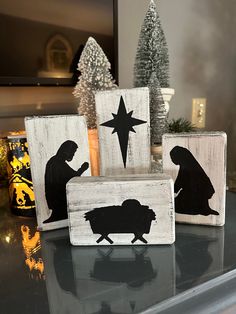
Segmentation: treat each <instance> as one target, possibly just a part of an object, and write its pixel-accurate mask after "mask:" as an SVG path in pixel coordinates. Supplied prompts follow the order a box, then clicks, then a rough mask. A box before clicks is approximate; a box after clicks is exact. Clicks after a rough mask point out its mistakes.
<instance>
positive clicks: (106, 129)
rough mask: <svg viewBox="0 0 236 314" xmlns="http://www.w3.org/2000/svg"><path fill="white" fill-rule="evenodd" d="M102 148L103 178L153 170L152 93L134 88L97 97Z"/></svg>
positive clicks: (108, 92)
mask: <svg viewBox="0 0 236 314" xmlns="http://www.w3.org/2000/svg"><path fill="white" fill-rule="evenodd" d="M95 100H96V112H97V125H98V132H99V146H100V175H104V176H107V175H109V176H110V175H121V174H139V173H148V172H149V170H150V163H151V154H150V117H149V116H150V114H149V90H148V88H147V87H145V88H134V89H127V90H119V89H117V90H112V91H103V92H98V93H96V95H95Z"/></svg>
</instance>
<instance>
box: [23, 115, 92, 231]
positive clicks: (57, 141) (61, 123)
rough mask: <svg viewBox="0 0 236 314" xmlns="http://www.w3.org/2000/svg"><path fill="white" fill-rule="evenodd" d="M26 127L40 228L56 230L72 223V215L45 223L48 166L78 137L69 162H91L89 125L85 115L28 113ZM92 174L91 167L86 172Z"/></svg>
mask: <svg viewBox="0 0 236 314" xmlns="http://www.w3.org/2000/svg"><path fill="white" fill-rule="evenodd" d="M25 127H26V133H27V140H28V144H29V154H30V158H31V173H32V179H33V185H34V192H35V199H36V214H37V222H38V228H39V229H40V230H52V229H58V228H63V227H66V226H67V225H68V219H63V220H59V221H54V222H51V223H43V221H45V220H46V219H47V218H49V216H50V209H49V208H48V204H47V201H46V197H45V169H46V164H47V162H48V161H49V159H50V158H51V157H52V156H54V155H55V154H56V153H57V151H58V149H59V147H60V146H61V144H62V143H64V142H65V141H66V140H71V141H74V142H75V143H76V144H77V145H78V149H77V151H76V153H75V155H74V158H73V160H72V161H71V162H68V165H69V166H70V167H71V168H73V169H74V170H78V169H79V168H80V167H81V164H83V163H84V162H89V148H88V135H87V126H86V122H85V119H84V117H81V116H78V115H68V116H44V117H26V119H25ZM83 175H84V176H88V175H90V169H88V170H87V171H86V172H84V173H83Z"/></svg>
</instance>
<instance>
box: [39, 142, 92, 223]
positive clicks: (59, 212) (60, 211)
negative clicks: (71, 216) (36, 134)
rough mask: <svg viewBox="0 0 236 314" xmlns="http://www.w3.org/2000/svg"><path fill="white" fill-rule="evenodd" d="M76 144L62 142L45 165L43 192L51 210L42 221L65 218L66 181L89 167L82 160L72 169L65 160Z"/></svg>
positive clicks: (69, 157) (68, 159)
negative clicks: (48, 215) (49, 214)
mask: <svg viewBox="0 0 236 314" xmlns="http://www.w3.org/2000/svg"><path fill="white" fill-rule="evenodd" d="M77 148H78V146H77V144H76V143H75V142H73V141H66V142H64V143H63V144H62V145H61V146H60V148H59V149H58V151H57V153H56V155H55V156H53V157H52V158H51V159H49V161H48V162H47V165H46V171H45V194H46V200H47V204H48V208H49V209H51V210H52V213H51V216H50V217H49V218H48V219H47V220H45V221H44V223H49V222H53V221H58V220H62V219H67V217H68V215H67V202H66V183H67V182H68V181H69V180H70V179H72V178H73V177H79V176H81V175H82V173H83V172H84V171H86V170H87V169H88V167H89V164H88V163H87V162H84V163H83V164H82V166H81V168H79V169H78V170H77V171H75V170H74V169H72V168H71V167H70V166H69V165H68V164H67V163H66V161H71V160H72V159H73V157H74V154H75V152H76V150H77Z"/></svg>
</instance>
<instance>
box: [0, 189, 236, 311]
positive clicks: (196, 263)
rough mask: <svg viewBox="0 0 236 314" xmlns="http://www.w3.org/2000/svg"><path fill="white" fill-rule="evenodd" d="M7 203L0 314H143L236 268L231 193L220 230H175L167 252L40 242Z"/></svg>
mask: <svg viewBox="0 0 236 314" xmlns="http://www.w3.org/2000/svg"><path fill="white" fill-rule="evenodd" d="M2 193H3V192H2V189H1V196H3V194H2ZM2 199H3V198H2ZM6 200H7V198H6V197H5V201H6ZM6 203H7V202H5V204H2V203H1V205H0V216H1V219H0V238H1V241H0V275H1V281H0V312H1V313H4V311H2V309H6V310H5V313H7V314H8V313H10V314H11V313H24V314H28V313H30V314H34V313H35V314H36V313H37V314H38V313H43V314H47V313H50V314H55V313H57V314H64V313H73V314H74V313H80V314H95V313H97V314H126V313H141V312H143V311H145V310H146V309H148V308H149V307H151V306H154V305H156V304H160V303H161V302H167V301H168V300H170V299H171V298H172V297H174V296H176V295H181V293H182V292H186V291H187V290H188V289H191V288H192V287H197V286H198V285H199V284H202V283H204V282H207V281H208V280H210V279H213V278H215V277H217V276H219V275H222V274H224V273H225V272H227V271H229V270H231V269H234V268H235V266H236V228H235V227H234V225H235V221H236V208H235V207H236V194H234V193H230V192H229V193H227V211H226V225H225V227H207V226H195V225H181V224H177V226H176V231H177V237H176V242H175V244H174V245H172V246H142V247H140V246H139V247H137V246H125V247H121V246H107V247H73V246H71V245H70V242H69V233H68V230H67V229H62V230H57V231H50V232H44V233H41V234H40V233H39V232H38V231H37V230H36V222H35V220H34V219H32V218H19V217H16V216H13V215H11V214H10V211H9V208H8V206H7V204H6Z"/></svg>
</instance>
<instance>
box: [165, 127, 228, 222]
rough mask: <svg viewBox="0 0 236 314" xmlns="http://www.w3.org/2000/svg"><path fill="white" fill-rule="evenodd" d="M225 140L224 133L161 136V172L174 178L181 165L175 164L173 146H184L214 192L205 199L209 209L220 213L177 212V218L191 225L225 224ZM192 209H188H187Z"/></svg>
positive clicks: (178, 220)
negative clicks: (203, 172) (172, 152)
mask: <svg viewBox="0 0 236 314" xmlns="http://www.w3.org/2000/svg"><path fill="white" fill-rule="evenodd" d="M226 141H227V137H226V134H225V133H224V132H203V133H182V134H165V135H164V136H163V172H165V173H166V174H169V175H170V176H171V177H172V178H173V180H174V181H175V180H176V178H177V175H178V172H179V168H180V166H179V165H177V164H174V163H173V162H172V160H171V158H170V152H171V150H172V149H173V148H174V147H175V146H181V147H184V148H187V149H188V150H189V151H190V152H191V153H192V155H193V156H194V157H195V159H196V160H197V162H198V163H199V164H200V166H201V167H202V168H203V170H204V171H205V173H206V175H207V176H208V177H209V179H210V181H211V183H212V185H213V188H214V190H215V192H214V194H213V195H212V197H211V198H210V199H208V202H209V206H210V208H211V209H213V210H215V211H217V212H218V213H219V215H212V214H210V215H208V216H203V215H199V214H198V215H188V214H179V213H176V215H175V217H176V221H177V222H183V223H191V224H203V225H213V226H223V225H224V223H225V194H226ZM190 210H191V208H190Z"/></svg>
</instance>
